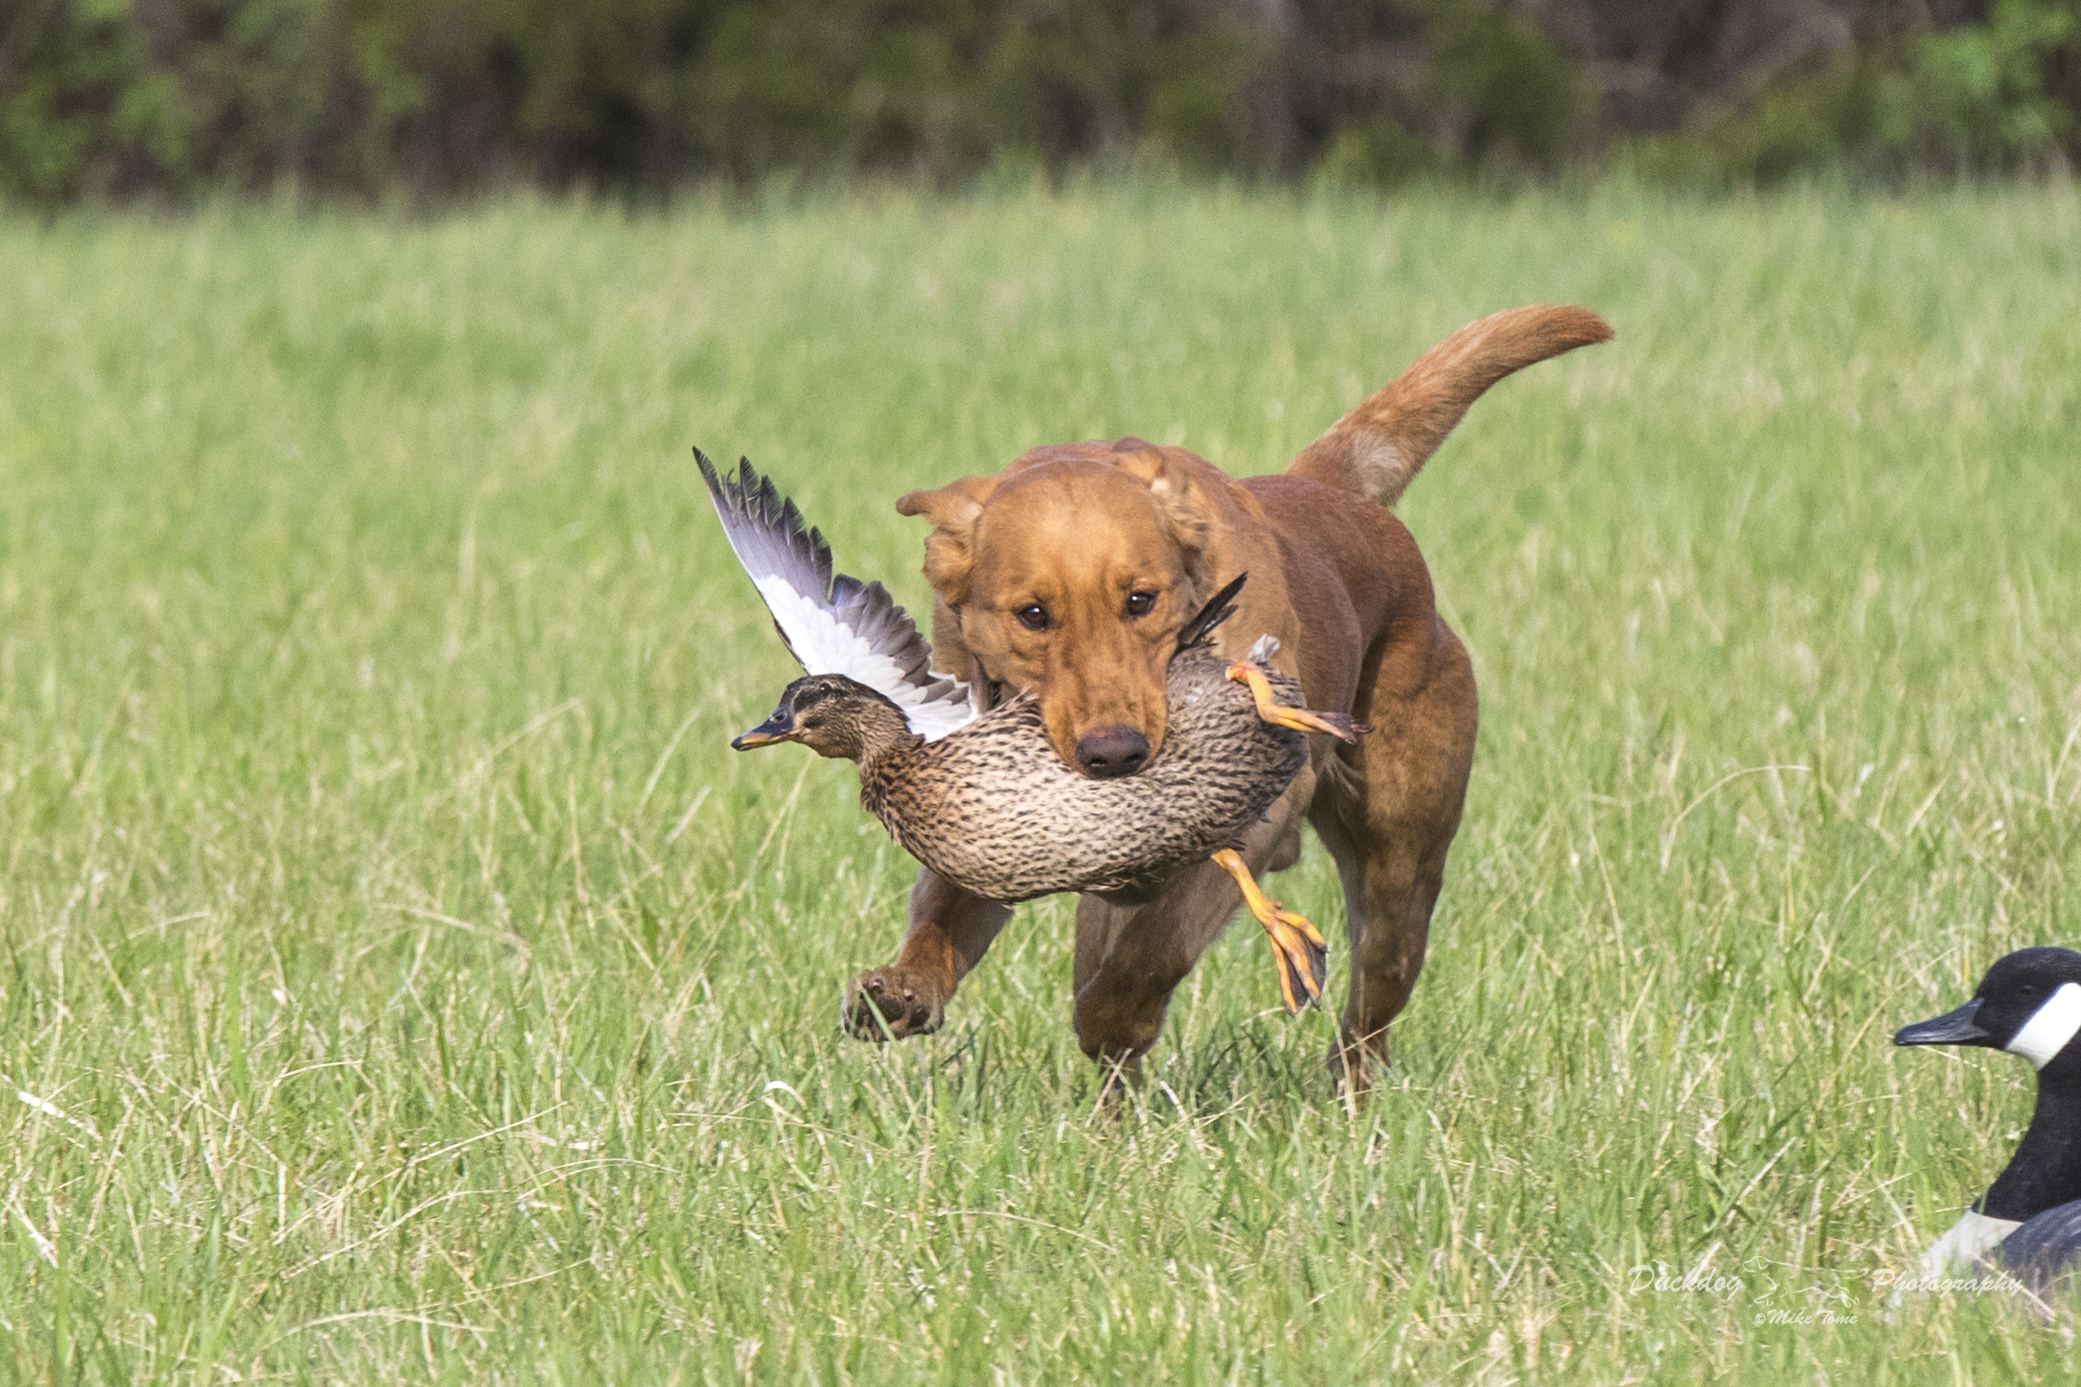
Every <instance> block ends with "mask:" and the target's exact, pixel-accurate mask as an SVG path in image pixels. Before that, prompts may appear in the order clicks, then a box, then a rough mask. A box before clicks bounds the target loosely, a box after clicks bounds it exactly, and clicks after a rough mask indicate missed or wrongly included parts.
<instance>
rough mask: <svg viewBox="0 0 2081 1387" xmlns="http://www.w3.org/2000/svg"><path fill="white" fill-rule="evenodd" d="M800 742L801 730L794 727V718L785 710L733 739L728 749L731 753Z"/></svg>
mask: <svg viewBox="0 0 2081 1387" xmlns="http://www.w3.org/2000/svg"><path fill="white" fill-rule="evenodd" d="M801 740H802V729H801V728H799V727H797V726H795V720H794V718H792V717H791V716H789V714H788V712H787V710H786V709H782V710H781V711H779V712H777V713H775V714H774V715H773V716H772V717H770V718H768V719H766V720H765V721H764V722H762V723H760V724H759V725H758V726H757V727H754V728H753V729H752V730H751V731H749V732H745V733H742V734H740V735H738V736H737V737H735V738H733V739H732V740H731V742H730V749H731V750H732V751H750V750H751V749H752V748H753V747H755V746H772V745H773V744H774V743H775V742H799V741H801Z"/></svg>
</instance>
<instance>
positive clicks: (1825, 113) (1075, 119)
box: [0, 0, 2081, 203]
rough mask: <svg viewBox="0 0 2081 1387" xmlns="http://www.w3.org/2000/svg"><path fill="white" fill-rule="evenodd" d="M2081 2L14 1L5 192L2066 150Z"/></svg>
mask: <svg viewBox="0 0 2081 1387" xmlns="http://www.w3.org/2000/svg"><path fill="white" fill-rule="evenodd" d="M2077 153H2081V0H1837V2H1836V3H1823V0H1750V3H1744V4H1739V5H1730V4H1726V3H1723V2H1722V0H1522V2H1521V3H1501V2H1500V0H1128V3H1101V0H764V2H763V3H759V2H755V0H588V3H586V4H580V5H573V4H568V3H552V0H0V193H4V194H6V195H10V196H12V197H14V198H16V199H20V200H27V201H32V202H40V203H62V202H65V201H68V200H72V199H76V198H80V197H93V198H108V197H118V198H120V197H134V196H149V197H154V198H160V199H172V200H178V199H182V198H186V197H190V196H193V195H195V194H197V193H201V192H205V191H209V192H214V191H220V190H224V189H236V190H266V189H274V188H280V187H284V186H291V187H296V188H303V189H310V190H316V191H321V192H324V193H327V194H333V195H340V194H344V195H350V196H374V195H383V194H390V193H396V192H403V193H406V194H409V195H413V196H419V197H450V196H458V195H467V194H469V193H472V192H475V191H479V190H483V189H486V188H495V187H501V186H508V185H512V184H516V183H531V184H538V185H542V186H545V187H549V188H552V189H568V188H573V187H581V188H590V189H595V190H600V191H622V192H629V193H645V192H661V191H665V190H669V189H671V188H673V187H675V186H679V185H683V184H685V183H688V182H692V181H701V180H716V179H724V180H730V181H734V182H745V181H751V180H757V179H761V178H764V177H767V176H769V175H773V174H780V173H792V174H798V175H809V176H812V177H831V176H851V175H856V174H870V175H880V176H897V177H902V178H907V179H921V180H928V181H932V182H937V183H959V182H962V181H965V180H969V179H972V178H974V177H976V176H977V175H979V174H982V173H985V172H988V171H992V170H998V171H1005V170H1009V171H1011V172H1013V173H1015V174H1016V173H1020V172H1030V171H1039V170H1050V171H1059V170H1062V169H1065V168H1069V167H1076V166H1091V165H1100V166H1103V165H1107V164H1122V163H1136V162H1140V163H1147V162H1152V161H1153V162H1157V163H1161V164H1167V165H1173V166H1181V167H1185V168H1189V169H1193V170H1198V171H1205V172H1212V173H1226V174H1235V175H1240V176H1245V177H1252V178H1293V177H1301V176H1306V177H1312V178H1316V179H1319V180H1323V181H1327V182H1331V183H1341V184H1363V185H1377V186H1391V185H1393V184H1395V183H1397V182H1400V181H1402V180H1405V179H1408V178H1411V177H1419V176H1424V177H1435V176H1458V175H1473V176H1477V177H1486V178H1504V179H1510V178H1521V177H1539V176H1545V175H1551V174H1553V173H1556V172H1560V171H1565V170H1570V169H1594V168H1598V167H1603V166H1606V165H1608V164H1610V163H1612V162H1614V161H1616V162H1619V163H1622V164H1624V165H1626V166H1628V167H1631V168H1633V169H1635V170H1637V171H1639V172H1641V173H1643V174H1646V175H1649V176H1653V177H1660V178H1668V179H1676V180H1683V181H1693V182H1706V183H1719V184H1746V183H1760V182H1769V181H1771V180H1773V179H1779V178H1783V177H1787V176H1791V175H1795V174H1799V173H1802V172H1808V171H1813V170H1817V169H1825V168H1843V169H1846V170H1849V171H1850V172H1851V173H1853V174H1855V175H1858V176H1864V177H1883V178H1896V177H1900V176H1904V175H1907V174H1910V173H1914V172H1917V171H1936V172H1941V173H1945V174H1952V173H1978V172H2008V171H2015V170H2030V169H2044V168H2048V167H2052V166H2064V165H2066V164H2067V163H2069V162H2070V161H2071V160H2072V159H2073V158H2074V157H2075V156H2076V155H2077Z"/></svg>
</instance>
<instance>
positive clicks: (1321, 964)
mask: <svg viewBox="0 0 2081 1387" xmlns="http://www.w3.org/2000/svg"><path fill="white" fill-rule="evenodd" d="M1214 861H1215V863H1216V864H1217V865H1218V866H1220V868H1221V869H1222V870H1223V871H1225V872H1227V873H1228V874H1229V875H1230V876H1232V877H1234V878H1235V879H1236V885H1238V886H1240V887H1242V888H1243V904H1245V905H1247V906H1249V907H1250V913H1251V914H1252V915H1254V916H1256V917H1257V923H1259V924H1260V925H1263V926H1264V932H1265V933H1266V934H1268V935H1270V936H1271V940H1272V957H1273V958H1274V959H1276V960H1277V961H1278V964H1279V996H1280V999H1281V1000H1283V1001H1284V1002H1285V1003H1286V1009H1287V1010H1288V1011H1290V1012H1293V1011H1299V1010H1300V1009H1301V1007H1302V1005H1303V1004H1304V1003H1314V1002H1319V1001H1321V1000H1322V985H1323V983H1324V982H1325V981H1326V980H1327V979H1328V977H1329V964H1330V950H1329V944H1328V943H1327V942H1326V941H1325V940H1324V939H1323V937H1322V931H1321V930H1318V929H1316V928H1315V926H1314V924H1313V923H1312V922H1310V921H1309V919H1308V917H1307V916H1305V915H1296V914H1294V912H1292V911H1291V910H1282V909H1280V907H1279V902H1277V901H1275V900H1273V899H1272V898H1271V897H1269V896H1267V895H1265V893H1264V891H1263V890H1262V889H1261V888H1260V887H1259V886H1258V884H1257V878H1255V877H1253V876H1251V875H1250V868H1249V867H1248V866H1246V865H1245V864H1244V862H1243V857H1242V854H1241V853H1238V852H1237V851H1236V850H1235V849H1233V848H1223V849H1222V850H1221V851H1220V852H1217V853H1215V854H1214Z"/></svg>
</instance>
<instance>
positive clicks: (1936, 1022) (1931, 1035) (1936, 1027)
mask: <svg viewBox="0 0 2081 1387" xmlns="http://www.w3.org/2000/svg"><path fill="white" fill-rule="evenodd" d="M1979 1010H1980V999H1979V998H1978V997H1975V998H1973V999H1972V1000H1971V1001H1970V1002H1967V1003H1966V1004H1965V1005H1964V1006H1962V1007H1960V1008H1958V1010H1956V1011H1947V1012H1945V1013H1944V1014H1943V1015H1942V1016H1936V1017H1932V1018H1930V1019H1929V1020H1927V1021H1917V1022H1916V1023H1915V1024H1914V1025H1912V1026H1902V1027H1901V1028H1900V1029H1899V1030H1897V1031H1895V1032H1894V1033H1893V1043H1894V1044H1895V1045H1984V1044H1986V1043H1987V1042H1988V1041H1989V1040H1991V1039H1992V1038H1993V1037H1991V1036H1989V1035H1988V1034H1987V1032H1985V1031H1983V1030H1981V1029H1980V1028H1979V1027H1978V1026H1976V1025H1974V1024H1973V1016H1974V1015H1975V1014H1976V1013H1977V1012H1978V1011H1979Z"/></svg>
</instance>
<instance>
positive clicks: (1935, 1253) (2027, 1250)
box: [1893, 948, 2081, 1285]
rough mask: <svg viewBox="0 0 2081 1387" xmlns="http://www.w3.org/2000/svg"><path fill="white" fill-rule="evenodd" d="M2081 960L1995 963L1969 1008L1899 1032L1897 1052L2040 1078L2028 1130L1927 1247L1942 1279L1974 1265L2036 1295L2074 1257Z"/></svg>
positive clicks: (2079, 1248) (1928, 1261)
mask: <svg viewBox="0 0 2081 1387" xmlns="http://www.w3.org/2000/svg"><path fill="white" fill-rule="evenodd" d="M2077 1032H2081V953H2075V952H2074V951H2073V950H2072V949H2056V948H2035V949H2019V950H2017V951H2016V952H2015V953H2012V954H2010V955H2008V956H2007V957H2005V958H2002V959H2000V960H1998V961H1997V962H1996V963H1995V965H1994V966H1993V967H1992V968H1989V969H1988V970H1987V976H1986V977H1984V978H1982V979H1981V980H1980V987H1979V990H1978V991H1976V992H1974V993H1973V997H1972V1000H1971V1001H1969V1002H1967V1003H1966V1004H1965V1005H1964V1006H1962V1007H1959V1008H1958V1009H1957V1010H1955V1011H1949V1012H1946V1013H1944V1014H1943V1015H1942V1016H1938V1017H1935V1018H1933V1019H1931V1020H1928V1021H1922V1022H1918V1023H1916V1024H1915V1025H1912V1026H1904V1027H1902V1028H1901V1029H1900V1030H1899V1031H1896V1032H1895V1033H1894V1036H1893V1043H1894V1044H1895V1045H1981V1046H1986V1047H1987V1048H1989V1049H1995V1050H2007V1051H2008V1052H2009V1053H2010V1054H2014V1055H2021V1056H2023V1057H2024V1058H2025V1059H2027V1060H2029V1061H2030V1062H2031V1066H2032V1067H2033V1068H2035V1069H2036V1070H2037V1071H2038V1102H2037V1107H2036V1108H2035V1109H2034V1110H2033V1111H2032V1113H2031V1118H2030V1127H2029V1129H2028V1130H2027V1131H2025V1132H2024V1134H2023V1140H2022V1142H2021V1143H2019V1144H2018V1145H2017V1147H2016V1154H2015V1155H2013V1156H2011V1157H2010V1158H2009V1164H2008V1165H2007V1166H2006V1167H2004V1168H2003V1170H2002V1173H2001V1174H2000V1175H1998V1176H1996V1177H1995V1181H1994V1184H1993V1185H1991V1186H1989V1187H1988V1190H1987V1193H1985V1194H1983V1195H1981V1196H1980V1198H1979V1200H1978V1201H1977V1202H1976V1203H1975V1204H1974V1205H1973V1207H1972V1208H1971V1209H1970V1210H1968V1211H1967V1212H1966V1214H1965V1216H1964V1217H1963V1218H1961V1219H1959V1220H1958V1222H1957V1223H1956V1224H1954V1225H1952V1227H1951V1229H1950V1231H1949V1232H1947V1233H1945V1234H1944V1236H1943V1237H1941V1238H1939V1239H1937V1240H1936V1242H1935V1243H1933V1244H1931V1246H1930V1248H1929V1250H1928V1251H1927V1252H1925V1253H1923V1255H1922V1263H1923V1269H1924V1271H1925V1272H1927V1273H1928V1274H1930V1275H1932V1276H1942V1275H1944V1274H1946V1273H1947V1272H1953V1271H1956V1270H1958V1269H1960V1268H1969V1267H1973V1266H1975V1265H1978V1264H1980V1263H1982V1262H1985V1263H1988V1264H1991V1265H1992V1266H1994V1267H1996V1268H1999V1269H2001V1270H2003V1271H2007V1272H2010V1273H2012V1274H2014V1275H2016V1276H2017V1277H2019V1278H2021V1279H2023V1280H2024V1281H2026V1282H2028V1283H2031V1284H2035V1285H2042V1284H2043V1283H2044V1282H2046V1281H2049V1280H2050V1279H2051V1278H2053V1277H2055V1276H2057V1275H2059V1274H2060V1273H2061V1272H2063V1271H2066V1270H2068V1269H2069V1268H2070V1267H2071V1266H2072V1265H2073V1263H2074V1261H2075V1259H2076V1256H2077V1255H2081V1045H2076V1044H2074V1043H2073V1041H2074V1037H2075V1034H2076V1033H2077Z"/></svg>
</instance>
